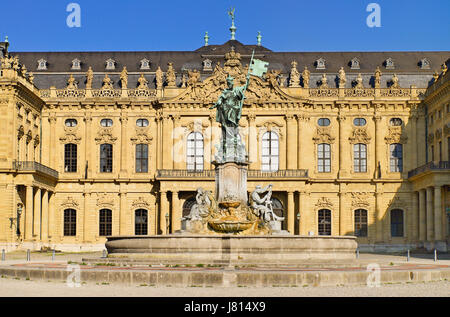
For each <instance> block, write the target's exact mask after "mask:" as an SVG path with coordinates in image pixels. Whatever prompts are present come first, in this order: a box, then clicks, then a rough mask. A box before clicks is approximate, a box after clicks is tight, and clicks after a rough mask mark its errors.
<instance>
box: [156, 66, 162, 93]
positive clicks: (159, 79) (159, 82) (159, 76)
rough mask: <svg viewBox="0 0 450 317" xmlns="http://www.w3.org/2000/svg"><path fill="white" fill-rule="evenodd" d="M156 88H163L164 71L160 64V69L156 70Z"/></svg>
mask: <svg viewBox="0 0 450 317" xmlns="http://www.w3.org/2000/svg"><path fill="white" fill-rule="evenodd" d="M155 75H156V78H155V80H156V89H162V88H163V72H162V70H161V67H159V66H158V69H157V70H156V73H155Z"/></svg>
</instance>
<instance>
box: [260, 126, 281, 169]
mask: <svg viewBox="0 0 450 317" xmlns="http://www.w3.org/2000/svg"><path fill="white" fill-rule="evenodd" d="M279 156H280V151H279V139H278V134H277V133H275V132H272V131H267V132H265V133H264V134H263V136H262V144H261V170H262V171H265V172H275V171H278V168H279Z"/></svg>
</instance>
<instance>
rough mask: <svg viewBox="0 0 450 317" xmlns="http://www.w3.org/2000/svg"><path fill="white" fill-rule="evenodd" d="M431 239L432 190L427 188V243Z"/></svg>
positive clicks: (432, 236)
mask: <svg viewBox="0 0 450 317" xmlns="http://www.w3.org/2000/svg"><path fill="white" fill-rule="evenodd" d="M433 238H434V234H433V188H432V187H427V241H433Z"/></svg>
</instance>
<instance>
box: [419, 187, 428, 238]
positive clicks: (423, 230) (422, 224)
mask: <svg viewBox="0 0 450 317" xmlns="http://www.w3.org/2000/svg"><path fill="white" fill-rule="evenodd" d="M426 208H427V201H426V191H425V189H421V190H419V241H421V242H424V241H426V239H427V225H426V224H427V214H426Z"/></svg>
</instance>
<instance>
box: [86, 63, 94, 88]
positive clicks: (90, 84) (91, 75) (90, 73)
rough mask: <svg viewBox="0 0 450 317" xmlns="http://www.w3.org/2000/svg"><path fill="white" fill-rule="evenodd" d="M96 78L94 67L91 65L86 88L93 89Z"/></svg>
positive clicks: (87, 74)
mask: <svg viewBox="0 0 450 317" xmlns="http://www.w3.org/2000/svg"><path fill="white" fill-rule="evenodd" d="M93 80H94V71H93V70H92V67H91V66H89V69H88V71H87V73H86V89H92V81H93Z"/></svg>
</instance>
